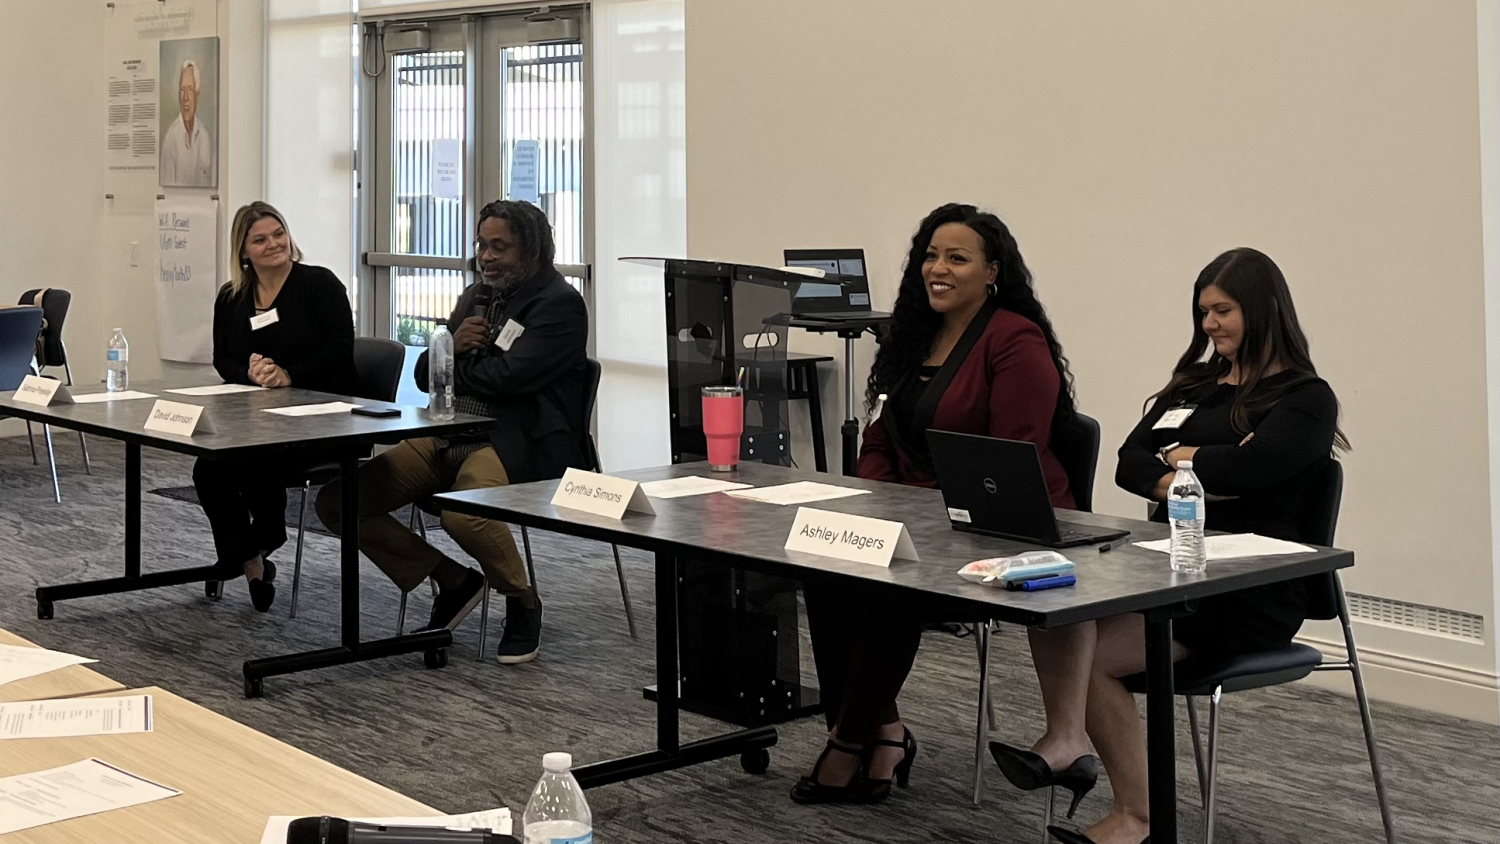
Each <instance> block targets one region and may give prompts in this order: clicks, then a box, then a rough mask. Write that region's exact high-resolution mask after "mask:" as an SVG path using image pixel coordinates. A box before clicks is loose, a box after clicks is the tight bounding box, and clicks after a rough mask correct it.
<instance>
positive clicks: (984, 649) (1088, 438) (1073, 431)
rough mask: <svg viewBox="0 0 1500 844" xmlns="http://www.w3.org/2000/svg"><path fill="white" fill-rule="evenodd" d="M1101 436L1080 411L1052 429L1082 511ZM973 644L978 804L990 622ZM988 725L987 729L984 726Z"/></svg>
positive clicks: (1088, 508)
mask: <svg viewBox="0 0 1500 844" xmlns="http://www.w3.org/2000/svg"><path fill="white" fill-rule="evenodd" d="M1101 439H1102V436H1101V433H1100V427H1099V420H1097V419H1095V418H1094V417H1092V416H1085V415H1084V414H1082V413H1078V414H1075V415H1074V417H1073V421H1072V422H1069V423H1066V424H1063V425H1059V426H1058V427H1057V429H1056V430H1054V431H1053V432H1052V441H1051V443H1050V448H1051V451H1052V453H1053V454H1054V455H1056V457H1057V462H1059V463H1061V464H1062V467H1063V471H1064V472H1066V473H1067V475H1068V489H1070V490H1071V491H1072V493H1073V508H1074V509H1075V510H1078V511H1080V512H1083V513H1092V512H1094V475H1095V474H1096V473H1097V472H1098V469H1099V443H1100V441H1101ZM972 630H973V633H974V647H975V650H976V651H978V654H979V690H980V691H979V719H978V724H977V725H976V726H975V728H974V796H973V802H974V805H975V806H978V805H979V795H980V791H981V790H982V789H983V787H984V770H985V767H986V766H987V765H988V764H989V762H988V755H989V754H988V751H986V749H985V748H986V746H987V745H988V744H989V739H990V736H989V732H988V730H993V729H995V704H994V701H993V700H991V699H990V693H989V688H990V633H991V630H992V625H991V624H989V623H987V622H986V623H978V624H974V625H972ZM986 727H988V730H987V729H986Z"/></svg>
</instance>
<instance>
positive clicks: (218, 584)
mask: <svg viewBox="0 0 1500 844" xmlns="http://www.w3.org/2000/svg"><path fill="white" fill-rule="evenodd" d="M203 597H205V598H207V599H209V600H210V601H217V600H219V599H220V598H223V597H224V581H222V580H205V581H204V582H203Z"/></svg>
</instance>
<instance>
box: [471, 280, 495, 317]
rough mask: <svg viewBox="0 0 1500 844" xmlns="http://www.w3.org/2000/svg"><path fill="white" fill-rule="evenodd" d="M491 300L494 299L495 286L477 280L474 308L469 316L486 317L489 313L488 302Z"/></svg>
mask: <svg viewBox="0 0 1500 844" xmlns="http://www.w3.org/2000/svg"><path fill="white" fill-rule="evenodd" d="M493 301H495V288H494V287H492V286H490V285H489V284H488V283H486V282H483V281H481V282H479V289H478V290H476V291H474V310H473V312H471V313H470V314H469V316H477V317H479V318H480V319H485V318H487V317H488V316H489V313H490V303H491V302H493Z"/></svg>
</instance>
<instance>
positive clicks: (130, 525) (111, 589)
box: [36, 443, 219, 621]
mask: <svg viewBox="0 0 1500 844" xmlns="http://www.w3.org/2000/svg"><path fill="white" fill-rule="evenodd" d="M218 579H219V569H218V567H217V566H197V567H195V568H190V569H174V570H172V571H161V572H152V573H151V574H141V446H140V444H139V443H126V444H125V576H124V577H110V578H106V579H104V580H88V581H84V582H82V583H64V584H60V585H58V586H38V587H37V590H36V617H37V618H39V619H42V620H43V621H46V620H47V619H50V618H52V614H53V607H52V604H53V602H55V601H66V600H69V599H71V598H92V597H95V596H98V595H118V594H121V593H124V592H138V591H140V590H142V589H157V588H160V587H162V586H180V585H182V584H184V583H195V582H202V583H208V582H212V581H217V580H218Z"/></svg>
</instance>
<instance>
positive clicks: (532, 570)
mask: <svg viewBox="0 0 1500 844" xmlns="http://www.w3.org/2000/svg"><path fill="white" fill-rule="evenodd" d="M584 361H585V363H586V365H587V367H588V370H587V372H586V374H585V377H584V386H583V389H584V392H583V424H582V426H581V427H580V429H579V442H578V450H579V453H581V454H582V455H583V462H584V465H583V467H582V468H584V469H586V470H588V471H590V472H602V471H604V469H603V467H602V466H600V463H599V449H598V447H597V446H596V445H595V444H594V435H593V433H592V431H590V427H591V426H592V424H593V420H594V405H595V404H596V403H597V402H598V399H599V382H600V381H601V380H603V373H604V368H603V367H602V366H600V364H599V362H598V361H596V360H594V359H593V358H585V359H584ZM424 512H425V513H436V512H437V508H435V507H433V505H432V502H431V501H430V500H423V501H419V502H417V503H416V504H415V505H413V507H412V510H411V529H412V530H414V531H416V532H417V533H419V534H421V536H422V538H423V539H426V538H427V525H426V523H425V522H424V521H423V520H422V513H424ZM521 547H522V550H523V552H524V553H525V555H526V576H527V577H528V578H529V579H530V581H531V587H532V588H533V589H536V588H537V579H536V562H535V561H534V560H533V559H532V556H531V535H530V534H529V533H528V532H527V530H526V528H525V527H524V526H523V527H522V528H521ZM609 547H610V549H611V550H612V551H614V555H615V574H616V575H617V576H618V577H619V579H620V599H621V600H622V601H623V602H624V604H625V623H626V625H627V626H628V627H629V628H630V638H632V639H637V638H640V637H639V636H638V635H637V633H636V627H635V609H634V607H633V605H632V604H631V602H630V585H629V583H627V582H626V580H625V567H624V565H623V564H621V562H620V546H618V545H616V544H614V543H610V546H609ZM432 588H433V589H434V590H436V589H437V584H435V583H434V584H432ZM434 594H436V592H435V591H434ZM406 595H407V593H405V592H403V593H401V605H400V608H399V609H398V610H397V612H396V635H398V636H399V635H401V633H402V631H403V630H404V629H405V626H406ZM489 618H490V589H489V584H488V583H486V584H485V587H484V598H483V599H482V601H481V603H480V607H479V650H478V655H477V657H476V658H477V659H480V660H483V659H484V658H485V653H484V644H485V636H486V632H487V631H488V629H489Z"/></svg>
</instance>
